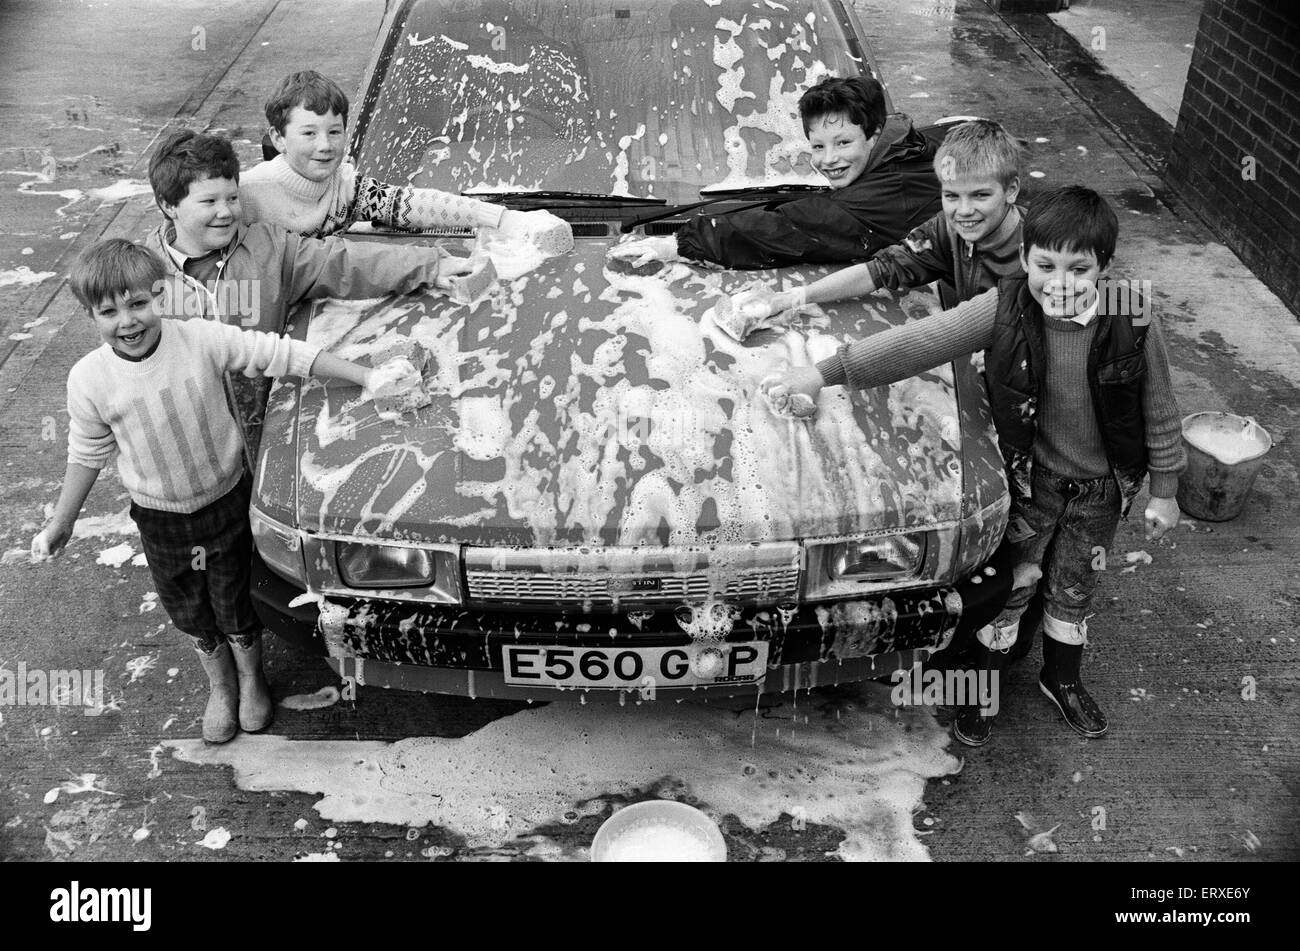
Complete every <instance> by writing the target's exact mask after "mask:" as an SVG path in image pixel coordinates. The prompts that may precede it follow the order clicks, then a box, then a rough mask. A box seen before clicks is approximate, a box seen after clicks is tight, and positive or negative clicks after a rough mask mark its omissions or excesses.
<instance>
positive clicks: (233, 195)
mask: <svg viewBox="0 0 1300 951" xmlns="http://www.w3.org/2000/svg"><path fill="white" fill-rule="evenodd" d="M161 204H162V210H163V214H165V215H166V216H167V217H168V218H170V219H172V221H173V222H175V223H176V245H175V246H176V250H177V251H180V252H181V253H182V254H188V255H192V256H198V255H203V254H207V253H208V252H209V251H219V250H220V249H221V248H224V247H225V246H226V245H228V244H230V242H231V239H233V238H234V236H235V225H237V224H238V223H239V183H238V182H237V181H235V180H234V179H233V178H204V179H201V180H199V181H196V182H191V183H190V190H189V191H188V192H186V194H185V197H184V198H182V199H181V200H180V202H179V203H178V204H175V205H169V204H167V203H166V202H162V203H161Z"/></svg>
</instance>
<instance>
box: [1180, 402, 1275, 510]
mask: <svg viewBox="0 0 1300 951" xmlns="http://www.w3.org/2000/svg"><path fill="white" fill-rule="evenodd" d="M1183 445H1184V446H1185V447H1186V449H1187V469H1186V471H1185V472H1183V474H1182V476H1181V477H1180V478H1179V480H1178V507H1179V508H1180V509H1182V510H1183V511H1184V512H1186V513H1187V514H1188V515H1190V516H1192V517H1193V518H1199V519H1202V520H1204V521H1207V522H1226V521H1228V520H1229V519H1233V518H1236V517H1237V516H1238V515H1240V514H1241V510H1242V509H1243V508H1244V507H1245V505H1246V497H1247V496H1248V495H1250V487H1251V486H1252V485H1253V484H1254V483H1255V476H1256V475H1258V474H1259V469H1260V467H1261V466H1262V465H1263V464H1264V456H1265V455H1267V454H1268V451H1269V449H1271V448H1272V447H1273V437H1272V436H1270V435H1269V434H1268V431H1267V430H1266V429H1264V427H1263V426H1260V425H1259V424H1258V423H1256V422H1255V421H1254V420H1253V419H1250V418H1248V417H1242V416H1234V415H1233V414H1232V413H1193V414H1192V415H1191V416H1186V417H1184V418H1183Z"/></svg>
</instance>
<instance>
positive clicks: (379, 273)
mask: <svg viewBox="0 0 1300 951" xmlns="http://www.w3.org/2000/svg"><path fill="white" fill-rule="evenodd" d="M175 240H176V226H175V225H174V224H173V223H172V222H171V221H165V222H163V224H161V225H159V226H158V227H157V228H155V229H154V230H153V231H152V232H150V233H149V235H148V237H147V238H146V239H145V246H146V247H148V248H149V250H151V251H153V252H154V254H156V255H158V257H159V259H160V260H161V261H162V263H163V266H164V267H165V268H166V270H167V279H166V284H165V287H164V292H163V293H164V297H163V300H164V308H165V310H164V313H166V314H168V315H169V316H173V317H204V318H207V319H209V320H220V321H222V322H223V323H227V324H232V325H234V326H237V327H243V328H245V329H249V330H262V331H266V332H268V333H275V334H281V333H284V329H285V325H286V323H287V322H288V317H289V311H290V310H292V309H293V307H294V305H296V304H297V303H299V302H300V301H303V300H315V299H319V298H324V297H341V298H366V297H383V296H385V295H387V294H392V293H398V294H404V293H407V292H408V291H413V290H415V289H416V288H417V287H420V286H421V285H423V284H430V283H432V282H433V281H434V280H435V279H436V278H437V276H438V265H439V262H440V261H441V259H442V257H443V252H442V251H441V250H440V249H438V248H436V247H421V246H417V245H401V244H379V243H373V242H364V241H350V240H348V239H346V238H340V237H332V238H306V237H303V236H302V235H298V234H294V233H293V232H290V231H285V230H284V229H283V228H278V227H275V226H274V225H270V224H266V223H265V222H253V223H251V224H244V223H242V222H241V223H240V224H238V225H236V227H235V237H234V238H233V239H232V240H231V242H230V244H229V245H227V246H226V248H225V249H224V250H223V251H222V252H221V254H220V257H219V259H218V261H217V262H216V273H217V275H218V277H217V278H216V279H215V280H213V281H210V282H209V283H208V284H206V285H205V284H204V283H202V282H200V281H199V280H197V279H195V278H193V277H191V276H190V275H188V274H186V273H185V272H184V271H183V270H182V269H181V268H180V267H179V266H177V264H176V260H175V259H174V258H173V257H172V255H171V251H170V250H169V249H170V248H171V246H172V244H173V242H174V241H175ZM270 388H271V387H270V381H269V380H267V379H265V378H261V379H248V378H246V377H243V376H240V377H232V376H231V375H230V374H227V375H226V396H227V400H228V401H229V404H230V409H231V412H232V413H234V415H235V419H237V420H238V421H239V424H240V429H241V430H242V432H243V434H244V454H245V461H246V462H247V465H248V469H249V471H250V472H252V471H253V470H254V468H255V464H256V457H257V447H258V443H259V441H260V439H261V425H262V413H263V411H264V410H265V408H266V399H267V396H268V394H269V393H270Z"/></svg>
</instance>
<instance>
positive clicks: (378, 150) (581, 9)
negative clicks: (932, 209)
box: [357, 0, 864, 204]
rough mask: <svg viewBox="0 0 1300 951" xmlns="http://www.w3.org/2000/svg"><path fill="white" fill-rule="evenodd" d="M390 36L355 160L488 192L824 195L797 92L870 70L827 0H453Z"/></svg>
mask: <svg viewBox="0 0 1300 951" xmlns="http://www.w3.org/2000/svg"><path fill="white" fill-rule="evenodd" d="M389 42H390V44H392V45H391V55H389V56H388V58H387V65H386V67H385V69H386V73H385V75H384V76H383V79H382V82H381V84H380V89H379V92H378V96H377V99H376V101H375V102H374V104H373V106H372V107H371V108H370V113H369V116H368V119H367V121H366V124H365V127H364V129H363V130H362V132H361V134H362V136H363V141H362V144H361V146H360V148H359V150H358V161H357V164H358V167H359V168H360V169H361V170H362V171H363V172H364V173H366V174H368V175H372V176H374V177H376V178H379V179H380V180H382V181H387V182H393V183H405V184H411V185H416V186H420V187H429V188H439V189H443V190H445V191H455V192H473V193H494V192H520V191H534V190H546V191H568V192H583V193H592V194H598V195H607V194H615V195H629V196H636V197H642V198H651V197H652V198H658V199H663V200H667V201H669V202H672V203H674V204H676V203H680V202H688V201H692V200H695V199H697V198H698V197H699V195H700V192H701V189H704V188H713V189H716V188H719V187H721V188H728V189H729V188H747V187H754V186H763V185H779V184H803V185H823V184H825V182H824V181H823V180H822V179H821V177H820V176H818V175H817V174H816V173H815V172H814V171H813V170H812V168H811V166H810V165H809V161H808V160H809V156H810V152H809V150H808V143H807V140H806V138H805V136H804V134H803V127H802V125H801V124H800V121H799V113H798V107H797V103H798V100H799V97H800V95H802V93H803V92H804V91H805V90H806V89H807V88H808V87H810V86H812V85H813V84H815V83H816V82H818V81H819V80H820V79H822V78H824V77H825V76H827V75H839V76H852V75H857V74H858V73H859V72H861V71H862V69H863V68H864V67H863V64H862V62H861V60H858V59H855V58H854V54H856V53H858V47H857V45H856V44H854V43H852V42H851V41H850V39H849V37H848V36H847V34H846V30H845V27H844V25H843V24H842V22H841V20H840V19H839V14H838V12H837V8H836V7H834V6H831V5H829V4H827V3H826V2H824V0H779V2H778V0H759V2H753V0H576V2H575V0H442V2H424V3H412V4H410V5H409V6H408V7H407V9H405V10H403V11H402V12H401V13H400V14H399V15H398V17H397V20H396V22H395V24H394V27H393V32H392V34H391V39H390V41H389Z"/></svg>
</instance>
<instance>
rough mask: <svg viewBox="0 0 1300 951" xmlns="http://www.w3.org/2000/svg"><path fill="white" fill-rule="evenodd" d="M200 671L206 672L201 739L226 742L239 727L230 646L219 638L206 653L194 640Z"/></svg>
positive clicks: (235, 675) (233, 661)
mask: <svg viewBox="0 0 1300 951" xmlns="http://www.w3.org/2000/svg"><path fill="white" fill-rule="evenodd" d="M194 652H195V653H196V654H198V655H199V663H200V664H201V665H202V666H203V672H204V673H205V674H207V675H208V690H209V693H208V705H207V706H206V707H205V708H204V710H203V742H204V743H208V744H216V743H227V742H229V741H230V739H231V738H232V737H233V736H234V735H235V732H236V730H237V729H238V727H239V713H238V710H239V677H238V674H237V672H236V670H235V659H234V658H233V657H232V656H231V654H230V647H229V645H227V643H226V642H225V641H222V642H221V646H219V647H218V648H217V649H216V650H214V651H212V653H206V652H204V650H203V649H202V648H200V647H199V646H198V645H197V644H195V646H194Z"/></svg>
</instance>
